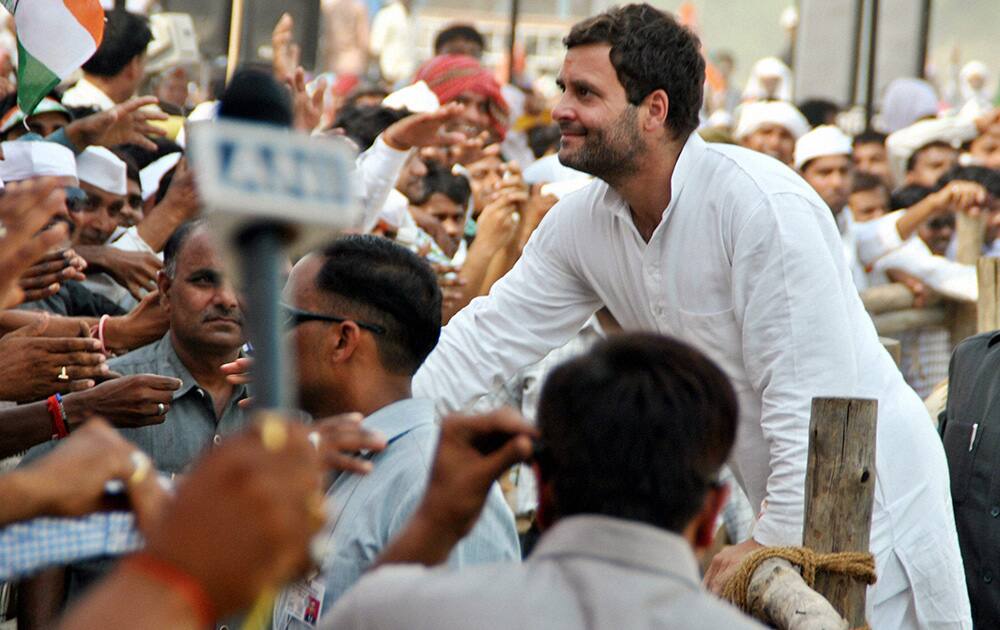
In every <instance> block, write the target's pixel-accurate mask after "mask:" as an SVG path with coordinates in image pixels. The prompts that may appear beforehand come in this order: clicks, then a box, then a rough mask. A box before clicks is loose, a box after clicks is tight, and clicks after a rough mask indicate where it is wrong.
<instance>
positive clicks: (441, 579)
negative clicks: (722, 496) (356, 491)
mask: <svg viewBox="0 0 1000 630" xmlns="http://www.w3.org/2000/svg"><path fill="white" fill-rule="evenodd" d="M320 627H321V628H323V629H324V630H361V629H367V628H370V629H373V630H374V629H375V628H377V629H378V630H391V629H394V628H405V629H406V630H453V629H454V630H459V629H461V630H466V629H468V628H475V629H476V630H508V629H511V628H518V629H526V628H537V629H539V630H541V629H544V630H578V629H580V628H588V629H589V630H624V629H629V630H631V629H635V628H678V629H680V628H683V629H685V630H708V629H711V630H715V629H717V628H725V629H727V630H753V629H754V628H762V627H763V626H761V625H759V624H758V623H757V622H755V621H754V620H752V619H750V618H749V617H745V616H743V615H742V614H741V613H739V612H737V611H736V609H734V608H733V607H732V606H730V605H729V604H726V603H724V602H722V601H720V600H718V599H716V598H715V597H713V596H711V595H709V594H708V593H706V592H705V591H704V590H702V588H701V580H700V577H699V575H698V564H697V562H696V560H695V557H694V554H693V553H692V552H691V546H690V545H689V544H688V542H687V541H686V540H684V539H683V538H681V537H680V536H678V535H676V534H672V533H670V532H668V531H666V530H663V529H659V528H657V527H653V526H651V525H644V524H642V523H637V522H632V521H626V520H620V519H615V518H609V517H604V516H591V515H586V516H572V517H569V518H565V519H562V520H560V521H559V522H558V523H556V524H555V526H554V527H553V528H552V529H551V530H549V531H547V532H546V533H545V535H544V536H542V538H541V540H540V541H539V542H538V547H536V548H535V551H534V552H533V553H532V554H531V557H530V558H529V559H528V560H527V561H526V562H524V563H523V564H494V565H483V566H478V567H472V568H468V569H462V570H460V571H449V570H448V569H447V568H440V569H426V568H424V567H422V566H415V565H395V566H387V567H383V568H381V569H378V570H376V571H374V572H373V573H371V574H369V575H368V576H366V577H364V578H362V579H361V581H360V582H359V583H358V586H357V587H356V588H355V589H354V590H352V591H351V592H349V593H348V594H347V595H346V596H345V597H344V598H343V599H342V600H340V601H339V602H337V605H336V606H334V607H333V609H332V611H331V613H330V614H329V616H327V617H324V618H323V621H322V622H321V624H320Z"/></svg>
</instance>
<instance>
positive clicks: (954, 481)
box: [944, 420, 982, 506]
mask: <svg viewBox="0 0 1000 630" xmlns="http://www.w3.org/2000/svg"><path fill="white" fill-rule="evenodd" d="M980 433H981V429H980V425H979V424H977V423H973V422H962V421H961V420H952V421H949V422H948V424H947V426H946V427H945V430H944V452H945V455H947V457H948V471H949V476H950V477H951V500H952V503H954V504H955V505H956V506H957V505H960V504H961V503H962V502H963V501H964V500H965V497H966V495H967V494H968V492H969V481H970V478H971V476H972V470H973V465H974V464H975V462H976V453H977V452H978V451H979V444H980V442H982V439H981V438H982V436H981V435H980Z"/></svg>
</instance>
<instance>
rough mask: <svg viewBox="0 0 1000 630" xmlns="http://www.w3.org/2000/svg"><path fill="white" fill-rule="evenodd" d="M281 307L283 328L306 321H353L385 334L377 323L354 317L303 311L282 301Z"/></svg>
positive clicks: (368, 329) (340, 322) (292, 326)
mask: <svg viewBox="0 0 1000 630" xmlns="http://www.w3.org/2000/svg"><path fill="white" fill-rule="evenodd" d="M281 308H282V309H283V310H284V312H285V328H288V329H291V328H295V327H296V326H298V325H299V324H304V323H306V322H334V323H337V324H343V323H344V322H354V323H355V324H357V325H358V328H364V329H365V330H367V331H369V332H372V333H375V334H376V335H384V334H385V328H383V327H381V326H379V325H378V324H369V323H366V322H362V321H358V320H356V319H351V318H349V317H338V316H336V315H324V314H323V313H313V312H311V311H303V310H302V309H300V308H295V307H294V306H292V305H290V304H285V303H284V302H281Z"/></svg>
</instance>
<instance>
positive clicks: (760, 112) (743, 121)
mask: <svg viewBox="0 0 1000 630" xmlns="http://www.w3.org/2000/svg"><path fill="white" fill-rule="evenodd" d="M738 116H739V118H738V120H737V121H736V131H735V132H734V134H733V135H734V137H735V138H736V139H737V140H742V139H744V138H746V137H747V136H749V135H750V134H752V133H753V132H755V131H757V130H758V129H760V128H761V127H763V126H764V125H779V126H781V127H784V128H785V129H787V130H788V133H790V134H792V137H793V138H795V139H796V140H797V139H799V138H801V137H802V136H803V135H805V134H806V133H807V132H808V131H809V121H807V120H806V117H805V116H803V115H802V112H800V111H799V110H798V109H796V108H795V106H794V105H792V104H791V103H786V102H785V101H757V102H753V103H746V104H744V105H743V106H742V107H740V109H739V113H738Z"/></svg>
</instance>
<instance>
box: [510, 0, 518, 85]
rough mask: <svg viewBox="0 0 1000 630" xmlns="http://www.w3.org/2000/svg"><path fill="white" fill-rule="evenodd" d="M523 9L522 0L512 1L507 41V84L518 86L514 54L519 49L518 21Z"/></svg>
mask: <svg viewBox="0 0 1000 630" xmlns="http://www.w3.org/2000/svg"><path fill="white" fill-rule="evenodd" d="M520 9H521V0H510V35H509V37H508V40H507V55H508V58H507V83H510V84H511V85H516V84H517V76H516V67H515V65H514V52H515V50H514V49H515V48H516V47H517V20H518V14H519V13H520Z"/></svg>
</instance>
